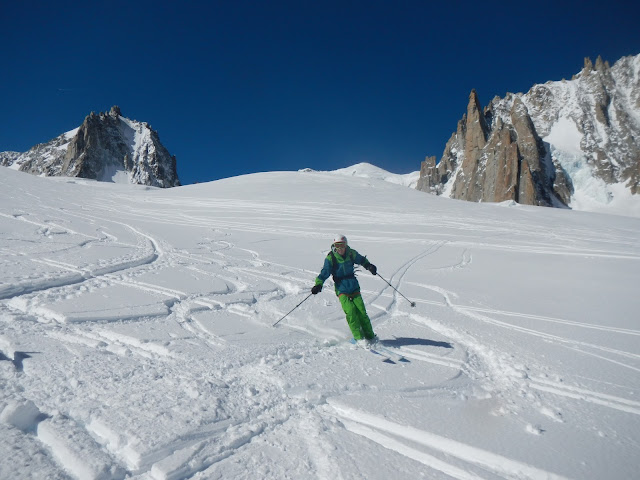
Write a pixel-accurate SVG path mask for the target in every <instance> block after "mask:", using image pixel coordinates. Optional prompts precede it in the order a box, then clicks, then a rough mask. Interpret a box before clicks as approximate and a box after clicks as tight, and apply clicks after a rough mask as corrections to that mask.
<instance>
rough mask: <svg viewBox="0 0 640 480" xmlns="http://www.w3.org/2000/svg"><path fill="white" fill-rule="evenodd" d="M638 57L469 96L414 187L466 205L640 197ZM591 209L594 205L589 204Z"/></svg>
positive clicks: (567, 203)
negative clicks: (501, 92) (485, 101)
mask: <svg viewBox="0 0 640 480" xmlns="http://www.w3.org/2000/svg"><path fill="white" fill-rule="evenodd" d="M638 92H640V55H636V56H629V57H623V58H622V59H620V60H618V62H616V63H615V65H614V66H613V67H610V66H609V64H608V63H607V62H605V61H603V60H602V59H601V58H600V57H598V59H597V60H596V63H595V65H594V64H593V63H592V62H591V60H590V59H588V58H587V59H585V62H584V67H583V69H582V70H581V71H580V72H579V73H578V74H577V75H574V77H573V78H572V80H569V81H567V80H562V81H549V82H546V83H545V84H542V85H534V86H533V87H532V88H531V89H530V90H529V92H527V93H526V94H522V93H517V94H512V93H508V94H507V95H506V96H505V97H504V98H500V97H494V98H493V99H492V100H491V102H490V103H489V105H487V107H485V108H484V109H482V107H481V105H480V102H479V100H478V96H477V93H476V91H475V90H472V92H471V94H470V95H469V103H468V107H467V112H466V113H465V115H464V116H463V118H462V119H461V120H460V121H459V122H458V127H457V130H456V132H454V133H453V134H452V136H451V138H450V139H449V141H448V142H447V145H446V146H445V149H444V152H443V154H442V157H441V159H440V161H439V162H436V158H435V157H428V158H427V159H425V161H424V162H422V165H421V174H420V180H419V182H418V186H417V188H418V189H419V190H422V191H427V192H430V193H435V194H437V195H444V196H448V197H451V198H457V199H461V200H469V201H490V202H501V201H505V200H513V201H516V202H518V203H523V204H529V205H540V206H554V207H571V208H577V209H585V208H584V207H587V208H588V207H589V205H588V204H593V203H594V202H595V203H596V204H598V203H599V204H601V205H607V204H609V203H611V202H612V201H613V200H614V197H615V196H616V195H617V196H620V195H621V193H622V192H623V189H621V188H620V184H623V185H624V189H626V190H628V192H629V193H630V194H632V195H637V194H638V193H640V93H638ZM592 206H593V205H592Z"/></svg>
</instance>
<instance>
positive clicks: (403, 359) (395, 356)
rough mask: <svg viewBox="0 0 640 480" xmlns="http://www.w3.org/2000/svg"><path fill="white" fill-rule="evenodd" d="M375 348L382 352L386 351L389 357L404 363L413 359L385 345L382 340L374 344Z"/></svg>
mask: <svg viewBox="0 0 640 480" xmlns="http://www.w3.org/2000/svg"><path fill="white" fill-rule="evenodd" d="M373 347H374V348H375V349H377V350H379V351H380V352H382V353H386V354H387V355H388V356H389V357H391V358H393V359H394V360H397V361H399V362H403V363H410V362H411V361H410V360H409V359H407V358H406V357H405V356H404V355H402V354H401V353H399V352H396V351H395V350H394V349H391V348H388V347H385V346H384V345H382V344H381V342H380V341H378V343H376V344H375V345H374V346H373Z"/></svg>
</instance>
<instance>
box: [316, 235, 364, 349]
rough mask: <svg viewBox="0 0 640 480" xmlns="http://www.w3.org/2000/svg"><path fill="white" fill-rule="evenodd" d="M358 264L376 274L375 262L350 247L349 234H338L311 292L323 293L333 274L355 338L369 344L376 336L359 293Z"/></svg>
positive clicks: (343, 308) (338, 294) (337, 292)
mask: <svg viewBox="0 0 640 480" xmlns="http://www.w3.org/2000/svg"><path fill="white" fill-rule="evenodd" d="M356 264H358V265H362V266H363V267H364V268H366V269H367V270H369V271H370V272H371V273H372V274H373V275H375V274H376V273H377V268H376V266H375V265H374V264H372V263H371V262H369V260H367V258H366V257H363V256H362V255H360V254H359V253H358V252H356V251H355V250H354V249H353V248H351V247H349V245H348V243H347V237H345V236H344V235H337V236H336V237H335V238H334V240H333V244H332V245H331V251H330V252H329V254H328V255H327V256H326V258H325V259H324V265H323V267H322V271H321V272H320V274H319V275H318V277H317V278H316V281H315V285H314V286H313V288H312V289H311V293H312V294H314V295H316V294H318V293H320V292H321V291H322V285H323V284H324V282H325V280H326V279H327V278H329V275H332V276H333V282H334V283H335V291H336V295H337V296H338V298H339V299H340V304H341V305H342V310H344V313H345V314H346V316H347V323H348V324H349V328H350V329H351V333H352V334H353V338H354V340H356V342H357V341H359V340H363V339H364V340H365V341H366V342H367V344H371V343H375V341H376V340H377V337H376V335H375V334H374V333H373V327H372V326H371V320H370V319H369V316H368V315H367V310H366V308H365V306H364V301H363V300H362V295H360V284H359V283H358V279H357V278H356V276H355V274H354V267H355V265H356Z"/></svg>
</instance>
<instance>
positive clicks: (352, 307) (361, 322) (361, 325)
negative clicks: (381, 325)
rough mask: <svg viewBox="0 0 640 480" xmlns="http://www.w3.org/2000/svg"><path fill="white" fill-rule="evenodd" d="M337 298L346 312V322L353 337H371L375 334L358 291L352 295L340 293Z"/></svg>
mask: <svg viewBox="0 0 640 480" xmlns="http://www.w3.org/2000/svg"><path fill="white" fill-rule="evenodd" d="M339 298H340V303H341V304H342V310H344V313H346V314H347V323H348V324H349V328H350V329H351V333H352V334H353V338H354V339H356V340H362V338H366V339H368V340H370V339H372V338H373V337H374V336H375V335H374V333H373V328H372V327H371V320H369V315H367V309H366V308H365V306H364V301H363V300H362V295H360V294H359V293H358V294H357V295H355V296H353V297H350V296H349V295H340V297H339Z"/></svg>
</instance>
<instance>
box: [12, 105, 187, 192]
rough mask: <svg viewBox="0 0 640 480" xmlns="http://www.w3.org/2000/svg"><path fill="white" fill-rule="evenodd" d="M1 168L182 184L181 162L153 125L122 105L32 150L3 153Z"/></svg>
mask: <svg viewBox="0 0 640 480" xmlns="http://www.w3.org/2000/svg"><path fill="white" fill-rule="evenodd" d="M0 164H1V165H3V166H7V167H12V168H16V169H18V170H21V171H23V172H28V173H32V174H35V175H46V176H69V177H81V178H90V179H94V180H99V181H106V182H128V183H134V184H140V185H150V186H154V187H163V188H166V187H175V186H178V185H180V180H179V179H178V173H177V170H176V158H175V157H174V156H172V155H171V154H170V153H169V151H168V150H167V149H166V148H165V147H164V146H163V145H162V143H160V139H159V137H158V133H157V132H155V131H154V130H153V129H151V127H150V126H149V124H147V123H145V122H137V121H135V120H129V119H128V118H125V117H123V116H122V115H121V113H120V109H119V108H118V107H117V106H114V107H112V108H111V110H110V111H109V112H108V113H100V114H97V115H96V114H95V113H93V112H92V113H91V114H90V115H88V116H87V117H86V118H85V120H84V122H83V123H82V125H81V126H80V127H78V128H76V129H74V130H71V131H70V132H67V133H63V134H62V135H60V136H58V137H56V138H54V139H53V140H51V141H49V142H47V143H42V144H38V145H36V146H34V147H32V148H31V149H30V150H29V151H28V152H25V153H18V152H2V153H0Z"/></svg>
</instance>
